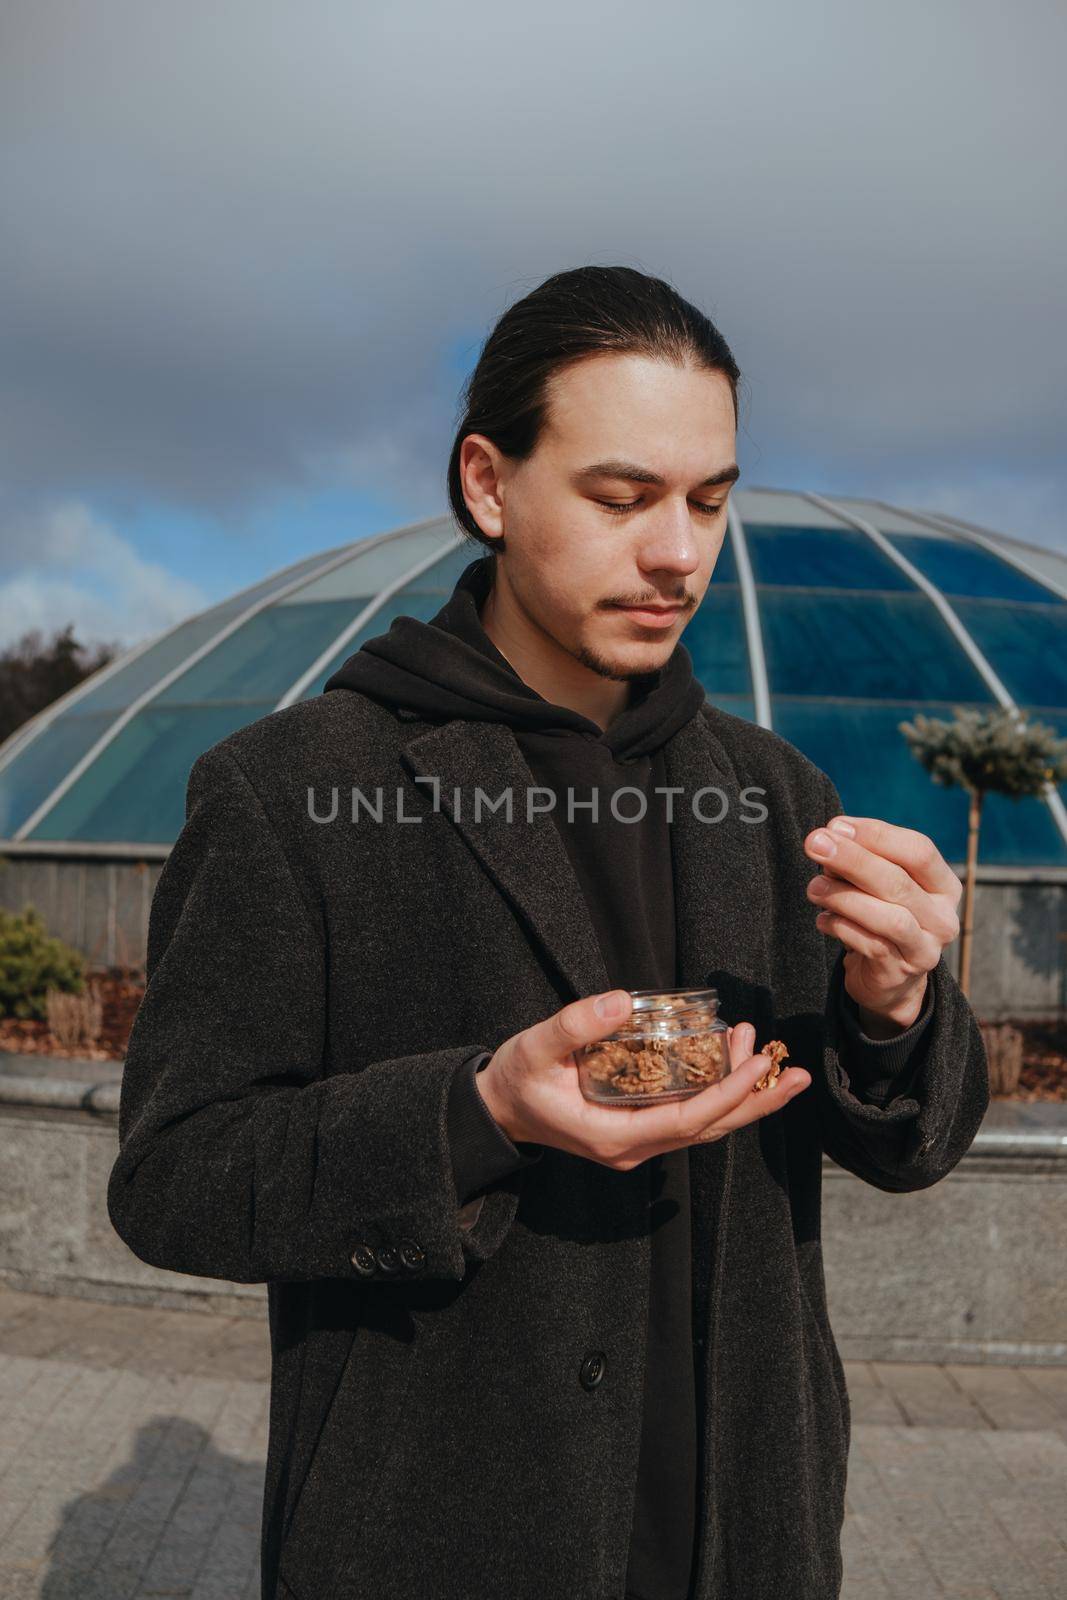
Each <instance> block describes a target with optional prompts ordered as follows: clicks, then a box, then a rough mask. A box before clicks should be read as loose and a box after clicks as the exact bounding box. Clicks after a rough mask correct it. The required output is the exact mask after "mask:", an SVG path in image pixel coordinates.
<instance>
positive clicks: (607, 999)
mask: <svg viewBox="0 0 1067 1600" xmlns="http://www.w3.org/2000/svg"><path fill="white" fill-rule="evenodd" d="M593 1010H594V1011H595V1012H596V1014H597V1016H598V1017H605V1018H607V1017H621V1016H622V1014H623V1012H624V1011H625V1010H626V996H625V995H624V994H622V993H620V991H619V990H618V989H613V990H612V991H611V993H610V994H602V995H601V996H600V999H599V1000H597V1001H596V1002H595V1003H594V1005H593Z"/></svg>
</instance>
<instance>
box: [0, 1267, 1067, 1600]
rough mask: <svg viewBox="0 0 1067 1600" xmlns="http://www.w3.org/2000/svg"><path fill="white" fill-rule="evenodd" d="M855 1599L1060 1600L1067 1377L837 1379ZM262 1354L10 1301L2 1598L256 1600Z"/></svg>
mask: <svg viewBox="0 0 1067 1600" xmlns="http://www.w3.org/2000/svg"><path fill="white" fill-rule="evenodd" d="M845 1372H846V1378H847V1381H848V1385H849V1394H850V1398H851V1404H852V1418H853V1425H852V1450H851V1453H850V1457H849V1464H848V1480H847V1484H846V1493H845V1508H846V1517H845V1526H844V1530H843V1534H842V1554H843V1559H844V1570H845V1581H844V1587H843V1590H842V1600H1065V1597H1067V1542H1065V1540H1067V1517H1065V1515H1064V1511H1063V1507H1064V1506H1065V1505H1067V1369H1064V1368H1034V1367H1019V1368H1010V1367H992V1366H983V1367H968V1366H963V1365H959V1364H950V1365H947V1366H944V1367H940V1366H934V1365H931V1364H929V1363H924V1362H908V1363H891V1362H883V1361H850V1362H846V1363H845ZM268 1374H269V1338H268V1336H267V1330H266V1323H265V1319H264V1322H263V1325H262V1326H259V1325H257V1324H256V1323H255V1321H254V1320H253V1319H249V1318H245V1317H234V1318H223V1317H218V1316H214V1315H207V1314H200V1313H197V1312H188V1311H165V1310H159V1309H156V1308H150V1307H142V1306H113V1305H104V1304H96V1303H94V1302H85V1301H81V1302H75V1301H66V1300H61V1299H57V1298H53V1297H49V1296H38V1295H29V1294H23V1293H20V1292H18V1291H14V1290H10V1291H9V1290H6V1289H4V1288H2V1287H0V1414H2V1415H3V1417H4V1428H3V1430H2V1432H0V1600H162V1597H163V1596H172V1597H176V1596H181V1597H182V1600H259V1592H260V1583H259V1538H260V1525H261V1516H262V1497H263V1471H264V1462H265V1454H266V1443H267V1427H268V1419H269V1387H268V1383H267V1377H268Z"/></svg>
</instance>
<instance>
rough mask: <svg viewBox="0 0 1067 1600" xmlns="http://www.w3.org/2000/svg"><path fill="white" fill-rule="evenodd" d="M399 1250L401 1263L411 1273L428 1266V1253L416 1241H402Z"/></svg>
mask: <svg viewBox="0 0 1067 1600" xmlns="http://www.w3.org/2000/svg"><path fill="white" fill-rule="evenodd" d="M397 1249H398V1250H399V1251H400V1260H401V1262H402V1263H403V1265H404V1266H405V1267H407V1269H408V1271H409V1272H418V1270H419V1268H420V1267H423V1266H425V1265H426V1251H425V1250H424V1249H423V1248H422V1245H421V1244H417V1243H416V1242H415V1240H414V1239H401V1241H400V1243H399V1245H398V1246H397Z"/></svg>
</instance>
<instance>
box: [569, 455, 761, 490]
mask: <svg viewBox="0 0 1067 1600" xmlns="http://www.w3.org/2000/svg"><path fill="white" fill-rule="evenodd" d="M740 476H741V469H740V467H739V466H738V465H737V464H736V462H734V463H732V464H731V465H730V466H728V467H723V468H722V470H721V471H719V472H713V473H712V475H711V477H710V478H705V479H704V480H703V481H702V482H701V483H699V484H698V485H697V488H698V489H717V488H720V487H721V486H722V485H723V484H724V483H735V482H736V481H737V479H738V478H739V477H740ZM586 478H620V479H624V480H625V481H626V482H627V483H651V484H655V486H656V487H657V488H660V489H662V488H663V487H664V486H665V485H666V482H667V480H666V478H661V477H660V475H659V473H658V472H651V471H650V470H649V468H648V467H639V466H637V465H636V464H635V463H634V462H633V461H594V462H593V464H592V466H589V467H580V468H579V469H578V471H577V472H576V473H575V474H574V481H575V482H576V483H577V482H579V481H584V480H585V479H586Z"/></svg>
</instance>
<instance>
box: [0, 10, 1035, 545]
mask: <svg viewBox="0 0 1067 1600" xmlns="http://www.w3.org/2000/svg"><path fill="white" fill-rule="evenodd" d="M4 28H5V34H6V39H5V47H4V49H3V51H2V52H0V59H2V61H3V63H4V64H3V67H2V68H0V71H2V74H3V81H2V82H0V119H2V121H0V134H2V138H0V150H2V151H3V154H2V155H0V183H2V185H3V190H4V195H5V226H6V232H7V235H8V241H9V245H8V260H7V263H6V268H5V292H4V299H3V306H2V308H0V475H2V476H3V479H4V480H5V481H6V483H7V484H8V485H9V487H10V488H11V490H12V492H15V493H18V494H20V495H24V496H27V497H29V498H30V499H31V500H32V499H33V498H34V497H37V498H39V499H46V498H51V499H54V498H55V497H56V496H57V495H65V496H70V495H75V496H79V497H81V496H84V497H87V498H89V499H91V498H92V496H93V494H94V493H96V494H99V493H101V492H106V493H110V492H112V491H114V490H116V489H117V488H121V489H122V490H123V491H124V492H127V493H129V494H132V495H134V496H136V495H142V496H144V497H146V498H149V499H154V500H157V501H166V502H169V503H172V504H176V505H184V506H188V507H190V508H195V509H196V510H197V511H200V512H203V511H207V512H219V513H220V514H222V513H224V512H225V511H226V509H227V508H231V507H233V506H235V505H241V504H245V503H248V502H250V501H254V500H256V499H261V498H262V497H264V496H270V495H272V494H291V493H292V492H294V490H296V491H298V490H300V489H301V488H302V487H303V488H306V489H308V490H311V489H313V488H315V487H317V486H319V485H321V484H322V483H323V482H324V481H327V480H329V479H330V478H331V475H334V476H337V475H339V476H340V477H341V478H342V479H343V480H344V481H349V482H353V483H356V484H358V485H359V486H361V487H363V488H365V489H366V490H367V491H368V492H371V493H375V494H380V495H388V496H391V497H393V498H394V499H395V500H396V501H397V503H399V504H401V505H403V506H404V507H405V508H406V509H407V510H408V511H409V512H410V514H412V515H416V514H426V513H428V512H431V511H433V510H436V509H438V508H443V505H444V487H443V472H444V465H445V458H446V455H447V449H448V444H449V442H450V438H451V427H452V424H453V422H454V414H453V413H454V406H455V400H456V390H457V387H458V383H457V377H456V369H455V351H456V345H457V340H459V341H463V340H468V341H469V340H470V338H471V335H472V331H473V340H474V345H475V349H476V348H477V344H478V343H479V342H480V339H481V338H482V337H484V334H485V333H486V332H487V331H488V329H489V327H490V326H491V325H492V323H493V321H495V319H496V317H497V316H498V315H499V314H500V312H501V311H503V310H504V309H505V307H506V306H507V305H508V304H509V303H511V302H512V301H513V300H515V299H517V298H519V297H520V296H521V295H522V294H523V293H525V292H526V291H527V290H528V289H530V288H532V287H534V285H535V284H536V283H538V282H539V281H540V280H541V279H542V278H543V277H545V276H547V275H548V274H549V273H550V272H554V271H557V270H560V269H562V268H565V267H569V266H574V265H578V264H581V263H583V262H586V261H600V262H613V261H618V262H621V263H624V264H629V265H633V266H638V267H641V268H643V269H644V270H647V271H650V272H654V273H657V274H661V275H664V276H667V277H669V278H670V279H671V280H672V281H673V282H674V283H676V285H677V286H678V287H679V289H681V291H682V292H683V293H684V294H686V295H687V296H688V297H689V298H691V299H693V300H695V301H696V302H697V303H699V304H700V305H701V306H703V307H704V308H705V309H706V310H707V311H708V312H709V314H710V315H712V316H713V318H714V319H715V320H716V321H718V322H720V324H721V326H722V328H723V331H724V332H725V333H726V335H727V337H728V338H729V340H730V341H731V343H732V345H733V346H734V349H735V353H736V354H737V356H738V359H739V361H740V363H741V366H742V368H743V369H744V371H745V374H746V379H747V382H748V389H749V395H750V404H749V407H748V411H747V416H746V436H745V438H744V440H743V446H744V450H745V451H746V452H747V459H748V460H750V461H751V462H752V467H753V470H752V473H751V474H750V476H752V477H753V478H758V479H759V481H763V482H772V483H788V482H789V481H791V480H792V481H796V477H797V473H798V471H800V470H803V471H805V472H806V473H807V474H808V475H809V476H810V475H811V474H816V475H817V476H818V477H819V479H820V481H821V482H822V483H824V484H826V483H830V484H835V483H836V484H838V485H839V486H840V485H843V484H845V483H846V482H847V485H848V486H849V487H854V488H859V487H860V486H861V485H862V484H863V483H865V482H867V483H877V484H878V485H879V486H884V485H885V483H886V482H887V481H892V479H893V477H894V475H899V477H900V478H901V480H902V481H905V482H908V483H911V484H915V483H921V482H923V481H928V482H929V483H930V484H931V486H932V487H936V484H937V481H938V479H939V478H941V479H945V477H946V475H951V476H952V477H953V479H954V480H956V481H958V482H959V483H961V484H966V480H967V477H968V474H969V472H970V471H971V470H973V469H974V468H975V467H976V466H977V465H979V464H984V463H988V462H989V461H991V460H994V461H995V462H996V464H997V469H998V471H999V472H1000V473H1001V474H1002V475H1003V477H1004V478H1005V480H1008V481H1016V482H1023V481H1029V480H1032V481H1033V482H1034V483H1035V484H1038V485H1050V486H1051V488H1049V489H1048V490H1046V489H1045V488H1044V487H1042V488H1041V489H1040V490H1039V494H1040V495H1041V496H1045V495H1046V494H1051V495H1054V496H1057V497H1058V500H1059V503H1063V500H1064V498H1065V492H1067V469H1065V468H1064V466H1063V464H1062V461H1061V456H1062V437H1063V433H1064V424H1065V421H1067V416H1065V411H1067V382H1065V381H1064V379H1065V373H1064V354H1063V342H1062V340H1060V339H1059V338H1058V336H1057V332H1056V331H1057V330H1058V329H1059V328H1060V327H1062V326H1063V322H1064V317H1065V312H1067V304H1065V301H1067V275H1065V274H1064V273H1063V270H1062V265H1063V260H1064V256H1065V254H1067V248H1065V247H1067V206H1065V205H1064V203H1063V199H1064V197H1063V173H1062V164H1061V161H1060V156H1059V151H1060V149H1061V148H1062V137H1063V104H1064V102H1063V97H1062V94H1061V92H1060V90H1061V84H1060V82H1059V63H1060V61H1061V60H1062V59H1063V46H1064V43H1065V38H1064V35H1065V33H1067V14H1065V13H1064V12H1063V10H1062V8H1059V9H1058V8H1055V7H1049V6H1047V5H1044V4H1041V3H1039V0H1031V3H1026V0H1023V3H1021V4H1020V5H1019V6H1016V7H1014V8H1012V9H1011V10H1010V11H1009V10H1007V9H1005V8H1004V7H1002V6H998V5H994V4H992V3H991V0H969V3H964V0H940V3H939V4H938V5H937V6H933V7H931V6H929V5H927V4H926V3H925V0H900V3H898V4H897V5H895V6H893V7H890V6H882V7H873V6H856V5H855V4H854V3H853V0H822V3H818V0H816V3H814V4H812V5H809V6H803V7H797V6H795V5H792V4H789V3H787V0H776V3H769V0H750V3H748V4H746V5H744V6H740V5H734V6H729V5H728V6H725V7H721V6H720V7H705V6H702V5H698V4H696V3H692V0H661V3H660V4H658V5H657V6H656V7H655V8H654V10H653V9H652V8H650V7H648V6H647V5H645V4H638V3H637V0H615V3H612V4H608V3H607V0H592V3H590V4H588V5H585V6H583V7H577V8H576V7H574V6H573V5H571V4H563V3H562V0H542V3H541V4H540V5H539V6H538V8H537V15H536V25H535V26H531V22H530V17H529V15H527V14H524V13H521V12H518V11H515V10H511V11H508V9H507V8H501V7H499V6H498V5H496V4H489V3H488V0H469V3H468V5H467V6H466V7H465V8H464V10H463V13H462V20H460V18H459V14H458V13H457V12H456V11H455V9H454V8H451V7H447V6H440V5H437V4H434V3H430V0H411V3H409V4H407V5H405V6H402V7H386V6H353V5H351V4H350V3H348V0H306V3H305V4H303V5H301V6H299V7H296V6H292V5H289V4H281V3H276V0H275V3H272V0H255V3H252V0H228V3H227V4H226V5H225V6H221V7H220V6H217V5H209V4H206V3H204V0H188V3H187V4H186V5H183V6H181V7H170V8H168V7H155V6H151V7H146V6H144V5H143V4H142V3H141V0H97V3H96V4H94V5H92V6H85V7H76V6H75V7H72V6H69V5H67V4H65V3H60V0H11V3H9V4H8V6H7V7H6V8H5V22H4ZM924 498H925V497H924ZM968 509H970V508H969V507H968ZM978 520H982V519H981V518H979V519H978ZM1053 520H1054V521H1055V519H1053ZM1057 526H1062V524H1058V525H1057ZM1057 526H1053V527H1052V532H1053V534H1055V533H1056V531H1057Z"/></svg>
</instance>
